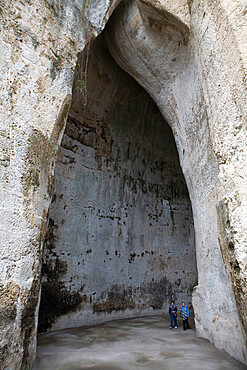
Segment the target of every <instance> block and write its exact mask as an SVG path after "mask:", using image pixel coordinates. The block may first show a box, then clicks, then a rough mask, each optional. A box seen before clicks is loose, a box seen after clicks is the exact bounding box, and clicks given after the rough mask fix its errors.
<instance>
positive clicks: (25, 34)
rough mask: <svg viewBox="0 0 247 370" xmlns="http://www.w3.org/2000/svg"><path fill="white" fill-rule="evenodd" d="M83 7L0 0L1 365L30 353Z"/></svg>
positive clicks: (84, 36)
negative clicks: (44, 240)
mask: <svg viewBox="0 0 247 370" xmlns="http://www.w3.org/2000/svg"><path fill="white" fill-rule="evenodd" d="M86 10H87V4H84V5H83V3H82V2H81V1H76V2H75V1H70V0H65V1H62V2H61V1H53V0H42V1H34V0H33V1H32V0H29V1H14V2H12V1H8V0H7V1H6V0H5V1H1V2H0V17H1V21H0V23H1V40H0V76H1V77H0V89H1V112H0V115H1V116H0V117H1V118H0V125H1V127H0V145H1V157H0V165H1V167H0V171H1V172H0V179H1V180H0V182H1V191H0V199H1V210H0V219H1V233H0V234H1V241H0V243H1V248H0V271H1V277H0V279H1V285H0V292H1V293H0V294H1V297H3V298H2V299H1V312H2V313H6V312H8V314H7V318H6V317H5V316H3V315H2V316H1V322H0V326H1V340H0V343H1V356H0V367H1V368H6V367H8V369H18V368H20V367H21V366H22V367H23V368H25V369H26V368H28V367H30V366H31V363H32V361H33V359H34V357H35V347H36V327H37V310H38V301H39V291H40V271H41V253H42V252H41V251H42V245H41V242H42V238H43V235H44V231H45V224H46V213H47V208H48V205H49V202H50V199H49V194H48V191H49V188H50V187H51V184H52V169H53V158H54V157H55V154H56V147H57V145H58V144H59V142H60V140H61V137H62V134H63V129H64V126H65V123H66V118H67V111H68V108H69V105H70V99H71V92H72V81H73V68H74V67H75V64H76V59H77V55H78V52H79V51H80V50H82V49H83V48H84V46H85V43H86V42H88V40H89V39H90V38H91V37H92V35H93V33H94V32H95V31H94V30H93V28H92V26H91V25H90V22H89V21H88V20H87V19H86V17H85V16H84V13H85V12H86ZM102 17H104V15H103V14H102ZM96 34H97V33H96Z"/></svg>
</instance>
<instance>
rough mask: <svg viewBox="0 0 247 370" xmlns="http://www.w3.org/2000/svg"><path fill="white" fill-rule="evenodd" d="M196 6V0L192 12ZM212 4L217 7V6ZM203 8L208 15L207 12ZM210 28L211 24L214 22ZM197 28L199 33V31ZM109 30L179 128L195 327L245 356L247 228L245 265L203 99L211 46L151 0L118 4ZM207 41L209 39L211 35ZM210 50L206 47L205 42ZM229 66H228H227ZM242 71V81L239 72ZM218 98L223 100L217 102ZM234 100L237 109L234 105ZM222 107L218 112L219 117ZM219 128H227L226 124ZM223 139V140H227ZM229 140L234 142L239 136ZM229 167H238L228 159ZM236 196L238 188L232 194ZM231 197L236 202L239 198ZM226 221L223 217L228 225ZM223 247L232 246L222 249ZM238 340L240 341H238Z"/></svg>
mask: <svg viewBox="0 0 247 370" xmlns="http://www.w3.org/2000/svg"><path fill="white" fill-rule="evenodd" d="M194 8H196V5H195V6H194ZM194 8H193V6H192V10H193V9H194ZM202 8H204V7H202ZM209 8H210V7H209ZM212 8H214V6H213V5H212ZM206 10H207V9H206ZM206 10H205V14H207V11H206ZM192 14H193V13H192ZM197 15H198V13H197V10H195V13H194V14H193V16H194V17H195V18H196V22H197V23H196V25H197V27H199V28H200V27H201V24H202V23H201V22H202V20H201V19H200V17H199V18H197ZM205 17H206V15H205ZM207 19H208V18H207ZM192 20H193V19H192ZM207 26H208V27H210V26H211V25H210V23H209V20H208V24H207ZM204 31H205V27H204ZM206 31H207V29H206ZM206 31H205V32H206ZM197 33H198V34H199V33H200V32H199V31H198V30H197ZM212 33H213V25H212ZM215 33H216V31H215ZM107 35H108V37H107V40H108V46H109V50H110V52H111V54H112V55H113V57H114V59H115V60H116V61H117V63H118V64H119V65H120V66H121V67H122V68H123V69H124V70H125V71H127V72H128V73H129V74H131V75H132V76H134V77H135V79H136V80H137V81H138V82H139V83H140V84H141V85H142V86H143V87H144V88H145V89H146V91H148V92H149V93H150V95H151V96H152V97H153V99H154V101H155V102H156V103H157V105H158V107H159V109H160V111H161V112H162V114H163V116H164V117H165V118H166V119H167V121H168V122H169V124H170V126H171V127H172V130H173V133H174V137H175V140H176V144H177V147H178V152H179V157H180V163H181V167H182V170H183V173H184V175H185V179H186V183H187V186H188V190H189V194H190V199H191V203H192V208H193V217H194V224H195V237H196V251H197V267H198V286H197V288H196V289H195V292H194V294H193V297H194V298H193V306H194V310H195V314H196V315H195V317H196V329H197V333H198V335H200V336H203V337H205V338H208V339H210V340H211V341H213V342H214V343H215V344H216V346H217V347H218V348H221V349H225V350H226V351H228V352H229V353H231V354H232V355H233V356H235V357H236V358H238V359H241V361H246V340H245V331H244V327H245V322H244V320H245V319H244V318H245V309H244V307H245V306H246V298H245V295H244V291H245V288H244V287H245V273H244V270H245V267H244V266H246V252H243V248H245V247H244V245H245V244H244V242H243V234H242V232H241V231H240V230H239V238H240V239H241V242H242V243H243V244H241V243H240V239H239V249H238V253H239V255H241V263H242V269H241V268H240V264H239V263H238V261H237V260H236V255H237V254H236V248H237V247H236V246H235V245H233V243H232V242H231V243H230V244H229V247H227V248H224V250H223V258H222V241H221V238H222V235H225V234H226V233H228V238H229V234H230V232H229V231H227V229H228V230H229V229H230V230H233V228H232V226H230V224H228V222H230V221H229V217H230V216H229V213H228V210H226V207H225V206H224V205H223V203H224V204H225V201H223V200H221V196H220V194H223V193H224V191H225V185H226V183H228V184H229V187H230V188H231V185H230V183H231V182H232V180H230V179H232V177H233V172H232V173H231V174H230V176H229V177H227V175H226V172H224V176H225V182H223V183H222V182H221V179H220V178H221V176H222V175H221V173H222V172H221V170H220V166H221V162H222V161H223V162H224V161H225V160H224V159H223V158H222V157H221V155H220V154H219V150H221V149H220V148H219V146H218V145H217V136H214V135H213V133H214V132H215V130H216V131H217V130H218V127H219V125H218V122H216V117H215V121H214V120H213V119H212V111H211V109H212V104H211V103H210V99H212V100H213V97H215V90H214V91H211V95H210V96H207V99H206V100H205V91H204V85H206V86H207V85H208V84H207V82H206V81H207V79H208V73H209V71H210V73H211V68H212V67H211V64H210V57H209V56H208V55H207V53H208V50H207V52H206V51H205V54H204V52H201V53H200V52H198V45H199V44H200V43H201V40H199V39H197V42H196V41H195V39H194V38H193V36H194V35H193V34H190V30H189V28H188V27H187V24H186V23H185V22H184V21H183V19H182V17H181V16H179V15H178V14H175V15H172V14H171V13H170V12H169V10H168V11H167V10H166V9H165V8H162V7H159V6H158V7H154V6H153V4H149V3H148V2H146V1H140V2H127V3H126V4H125V6H123V7H121V8H120V7H119V8H118V9H117V10H116V12H115V14H114V16H113V18H112V19H111V21H110V24H109V26H108V28H107ZM208 36H209V32H208ZM198 37H199V36H198ZM219 37H220V35H219ZM206 40H208V39H207V38H206ZM210 42H211V44H210V47H211V49H212V48H213V45H214V40H213V38H210ZM193 46H194V47H195V51H196V53H195V54H194V49H193ZM216 46H217V45H216ZM205 48H207V47H206V46H205ZM197 52H198V54H199V56H198V59H199V60H203V61H205V60H206V62H207V68H208V69H206V70H205V72H204V74H203V75H202V71H201V70H200V66H201V64H199V66H198V64H197V55H198V54H197ZM235 54H236V53H235ZM219 55H220V54H219ZM204 58H205V59H204ZM216 60H217V58H216V57H215V61H216ZM222 63H225V59H222ZM226 66H227V63H226ZM226 66H225V65H224V68H226ZM217 68H219V70H220V69H221V66H220V64H219V65H217V67H216V68H214V71H212V75H210V76H211V77H210V85H211V86H212V89H213V87H214V88H215V84H216V81H218V80H217V79H215V78H216V76H217ZM218 73H219V72H218ZM239 76H240V77H239V78H240V79H241V76H242V73H240V74H239ZM217 77H218V76H217ZM228 78H229V71H228ZM218 83H219V86H224V87H225V86H226V85H227V82H226V81H225V82H224V83H222V85H221V84H220V81H218ZM239 83H240V82H239ZM240 86H241V84H240ZM226 90H227V89H226ZM220 91H221V89H220V90H219V92H218V96H217V100H215V101H214V102H213V104H217V103H216V102H217V101H218V102H219V104H220V106H222V110H221V111H222V113H223V112H224V113H225V112H226V110H224V109H223V106H224V107H225V104H226V100H225V98H224V99H223V97H224V95H225V94H222V96H220ZM206 95H207V94H206ZM221 99H222V100H223V101H222V102H221V103H220V101H221ZM206 102H208V105H207V104H206ZM229 102H230V100H229ZM240 102H242V99H241V100H240ZM232 104H233V103H232ZM240 104H241V103H240ZM234 106H235V107H236V104H234ZM218 107H219V106H218ZM218 107H217V110H218ZM240 108H241V107H240ZM215 109H216V107H215ZM232 109H233V108H231V109H230V111H232ZM241 109H242V108H241ZM241 109H240V110H238V114H240V117H243V116H242V113H241ZM217 110H216V111H215V114H216V115H217ZM224 113H223V114H224ZM228 114H230V113H228ZM217 117H219V116H217ZM228 118H229V116H228ZM224 121H225V118H224ZM233 122H234V124H233V126H234V125H237V126H238V125H239V126H238V128H239V130H240V131H241V132H242V134H241V138H239V144H238V145H240V141H241V139H243V136H242V135H243V131H242V127H243V122H242V123H240V119H239V118H236V120H235V121H234V118H233ZM237 122H238V123H237ZM225 125H226V129H225V130H224V134H225V138H226V137H229V140H230V141H231V139H230V138H231V137H232V136H235V135H236V133H235V134H234V129H233V127H231V129H230V130H229V131H228V129H227V127H228V124H227V123H226V122H225ZM220 132H221V133H222V127H221V130H220ZM228 135H229V136H228ZM221 140H222V141H221V142H223V138H222V139H221ZM232 140H233V142H236V139H232ZM242 142H243V141H242ZM236 148H237V146H236ZM229 153H230V152H228V156H229ZM236 154H237V153H236ZM230 156H231V155H230ZM233 157H234V156H233ZM238 158H239V155H238ZM244 162H245V159H243V162H242V164H241V165H244ZM230 168H231V169H233V167H232V166H231V165H230ZM224 171H226V169H225V170H224ZM241 173H243V172H241ZM219 176H220V178H219ZM226 178H227V180H226ZM241 183H242V182H241ZM241 183H239V184H241ZM240 187H241V192H243V194H244V193H245V190H246V187H245V186H244V184H243V183H242V185H240ZM237 194H239V192H237ZM232 196H233V195H232ZM236 196H237V195H236V194H235V195H234V199H236ZM238 199H239V205H240V204H241V208H242V210H241V212H240V214H239V215H238V220H239V222H240V218H239V217H240V215H241V214H242V215H243V214H245V206H244V203H242V201H240V198H238ZM243 201H244V197H243ZM234 202H235V203H234V204H235V206H237V204H236V200H235V201H234ZM222 213H223V214H222ZM222 220H224V221H223V223H222ZM227 220H228V221H227ZM235 222H236V221H235ZM226 224H228V226H226ZM241 225H242V227H243V230H245V226H244V225H245V221H244V219H242V221H241ZM234 233H236V231H235V232H234ZM231 235H233V234H231ZM231 237H232V236H231ZM231 237H230V238H231ZM219 240H220V242H219ZM223 245H224V244H223ZM234 248H235V252H234ZM226 249H227V252H225V250H226ZM241 251H242V252H241ZM224 263H225V266H224ZM229 276H230V280H229ZM241 278H242V280H241ZM231 283H232V284H233V287H234V293H235V296H234V294H233V291H232V284H231ZM206 297H210V298H206ZM235 297H236V298H237V304H236V300H235ZM205 311H206V313H205ZM238 312H239V313H240V320H239V317H238ZM229 313H230V315H229ZM238 342H239V345H238V346H236V343H238Z"/></svg>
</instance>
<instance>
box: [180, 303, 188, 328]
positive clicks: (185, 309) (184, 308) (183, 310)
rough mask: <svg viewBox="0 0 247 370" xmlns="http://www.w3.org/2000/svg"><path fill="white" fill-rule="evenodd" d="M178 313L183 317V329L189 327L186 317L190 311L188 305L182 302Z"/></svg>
mask: <svg viewBox="0 0 247 370" xmlns="http://www.w3.org/2000/svg"><path fill="white" fill-rule="evenodd" d="M180 315H181V318H182V319H183V329H184V330H186V329H190V326H189V322H188V318H189V317H190V312H189V308H188V306H187V305H186V304H185V303H184V302H183V303H182V306H181V308H180Z"/></svg>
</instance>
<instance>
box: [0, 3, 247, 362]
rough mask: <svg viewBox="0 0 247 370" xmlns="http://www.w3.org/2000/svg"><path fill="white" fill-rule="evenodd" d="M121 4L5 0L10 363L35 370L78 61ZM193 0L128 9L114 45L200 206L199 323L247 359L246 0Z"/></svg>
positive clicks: (1, 60)
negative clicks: (57, 179)
mask: <svg viewBox="0 0 247 370" xmlns="http://www.w3.org/2000/svg"><path fill="white" fill-rule="evenodd" d="M118 3H119V1H110V0H108V1H107V0H106V1H101V0H98V1H97V0H95V1H91V2H90V3H83V2H81V1H72V0H63V1H57V0H42V1H37V0H28V1H23V0H16V1H14V2H11V1H8V0H7V1H0V12H1V41H0V50H1V53H0V72H1V73H0V76H1V77H0V88H1V108H2V109H1V121H0V125H1V131H0V133H1V135H0V145H1V149H2V150H1V158H0V160H1V193H0V194H1V205H2V206H1V211H0V212H1V214H0V219H1V248H0V254H1V259H0V260H1V262H0V269H1V285H0V289H1V293H0V294H1V297H3V299H1V312H4V313H5V315H6V317H4V318H3V317H2V316H1V318H0V319H1V322H0V325H1V338H0V340H1V348H2V350H1V367H3V368H7V367H8V368H9V369H18V368H20V367H23V368H25V369H26V368H30V367H31V363H32V361H33V359H34V356H35V336H36V326H37V311H38V305H39V304H38V302H39V290H40V287H39V281H40V266H41V249H42V240H43V235H44V231H45V220H46V214H47V208H48V205H49V201H50V198H49V188H50V187H51V184H52V173H53V168H54V163H53V158H54V157H55V152H56V147H57V146H58V145H59V143H60V140H61V137H62V134H63V129H64V126H65V123H66V118H67V117H66V116H67V111H68V109H69V105H70V99H71V91H72V79H73V69H74V67H75V62H76V57H77V54H78V52H79V51H81V50H82V49H83V48H84V46H85V44H86V43H87V42H88V41H89V39H90V38H92V36H93V35H94V34H95V35H97V34H98V33H99V32H100V31H101V30H102V29H103V28H104V26H105V24H106V22H107V19H108V17H109V16H110V15H111V13H112V11H113V10H114V7H116V6H117V5H118ZM135 4H137V6H138V7H136V5H135ZM188 4H189V8H187V5H186V2H185V1H174V2H173V1H166V2H163V1H158V0H157V1H154V0H152V1H151V0H146V1H145V2H137V3H135V2H133V6H132V5H131V3H129V4H127V7H126V10H125V11H124V14H122V11H121V9H120V13H119V14H120V18H119V22H120V20H121V19H124V18H122V17H126V24H125V25H124V24H122V25H121V24H120V23H119V25H118V26H117V25H116V24H115V25H113V26H112V27H113V31H112V32H114V34H115V36H114V34H111V35H110V36H109V46H110V45H112V50H111V52H112V55H113V56H114V58H115V59H116V60H117V62H118V63H119V64H120V66H122V67H123V68H124V69H125V70H126V71H127V72H129V73H130V74H132V75H133V77H134V78H135V79H137V80H138V82H139V83H140V84H141V85H142V86H143V87H144V88H145V89H146V90H147V91H148V92H149V93H150V95H151V96H152V98H153V99H154V100H155V102H156V103H157V105H158V107H159V109H160V110H161V112H162V114H163V116H164V117H165V119H166V120H167V122H168V123H169V124H170V126H171V127H172V131H173V134H174V137H175V141H176V144H177V148H178V153H179V159H180V164H181V167H182V170H183V173H184V176H185V179H186V183H187V187H188V190H189V194H190V199H191V203H192V208H193V217H194V227H195V237H196V250H197V266H198V282H199V284H198V288H197V289H196V291H195V294H194V308H195V313H196V327H197V332H198V334H199V335H201V336H204V337H206V338H209V339H210V340H211V341H213V342H214V343H215V344H216V345H217V346H218V347H219V348H224V349H225V350H226V351H227V352H228V353H229V354H231V355H232V356H234V357H236V358H238V359H240V360H241V361H243V362H246V358H247V356H246V342H245V339H244V338H246V337H245V334H244V333H245V332H246V309H245V307H246V296H247V295H246V286H247V284H246V259H247V257H246V235H247V233H246V231H247V224H246V222H247V221H246V220H247V217H246V216H247V211H246V208H247V205H246V199H247V198H246V195H247V194H246V191H247V190H246V168H247V166H246V158H247V155H246V154H247V153H246V126H245V125H246V106H247V105H246V52H247V48H246V40H247V37H246V34H247V31H246V27H247V22H246V17H247V11H246V1H245V0H236V1H234V2H232V1H230V0H219V1H217V2H215V1H211V0H205V1H203V2H202V1H200V2H199V1H193V0H189V1H188ZM120 6H121V5H120ZM189 12H190V13H189ZM85 14H87V17H86V16H85ZM114 23H115V22H114ZM123 29H125V31H126V35H128V40H126V39H125V38H124V35H122V31H123ZM115 32H119V33H118V34H117V33H115ZM112 36H114V39H112ZM122 39H123V40H126V43H127V44H126V47H125V46H124V44H123V42H122ZM130 40H131V45H129V41H130ZM119 47H120V50H119ZM114 48H115V51H114V50H113V49H114ZM133 50H135V52H133ZM192 50H193V52H192ZM120 59H121V60H120ZM38 153H39V154H40V153H41V154H40V155H38ZM75 301H76V302H77V298H76V297H75ZM71 305H72V306H73V302H72V303H71ZM205 307H206V308H207V311H206V312H207V315H206V316H205V317H204V316H203V315H202V314H201V313H202V311H203V312H205V310H203V309H204V308H205ZM229 318H230V319H229ZM244 330H245V332H244ZM13 339H14V340H13Z"/></svg>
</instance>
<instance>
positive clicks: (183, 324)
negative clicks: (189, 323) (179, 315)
mask: <svg viewBox="0 0 247 370" xmlns="http://www.w3.org/2000/svg"><path fill="white" fill-rule="evenodd" d="M185 321H186V320H183V329H184V330H186V327H185Z"/></svg>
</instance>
